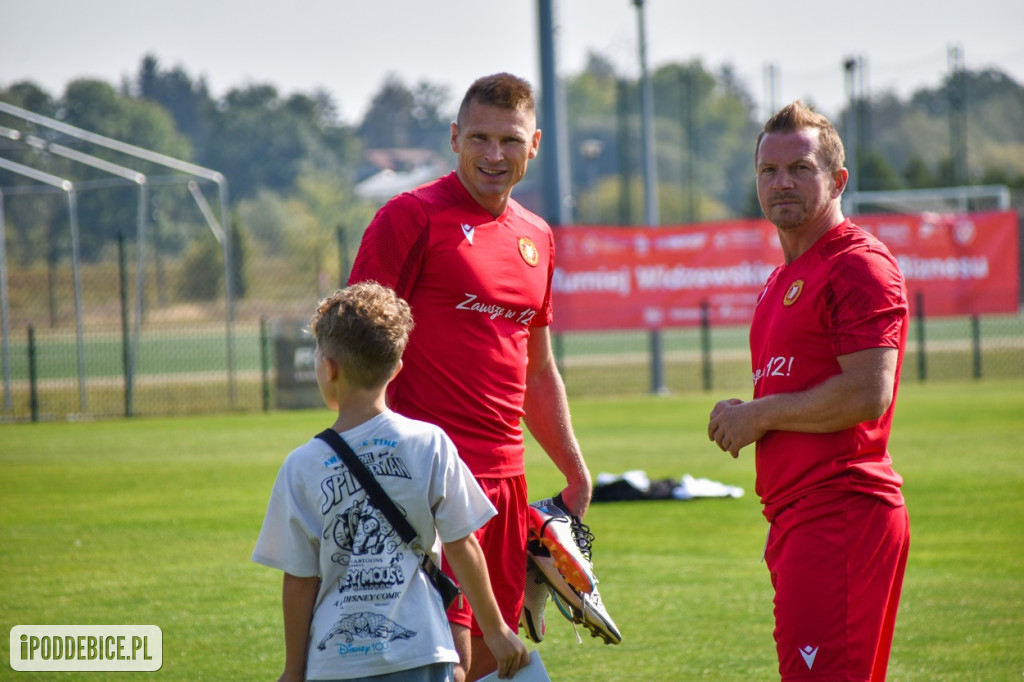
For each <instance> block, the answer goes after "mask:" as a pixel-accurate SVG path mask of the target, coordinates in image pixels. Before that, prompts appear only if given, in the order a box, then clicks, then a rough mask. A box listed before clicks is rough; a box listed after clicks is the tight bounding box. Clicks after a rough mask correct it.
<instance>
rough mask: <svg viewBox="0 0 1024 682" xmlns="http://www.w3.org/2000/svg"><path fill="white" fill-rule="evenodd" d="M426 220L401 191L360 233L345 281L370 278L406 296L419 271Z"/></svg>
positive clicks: (421, 212)
mask: <svg viewBox="0 0 1024 682" xmlns="http://www.w3.org/2000/svg"><path fill="white" fill-rule="evenodd" d="M428 223H429V220H428V218H427V214H426V211H425V210H424V209H423V206H422V204H420V202H419V201H418V200H417V199H416V198H415V197H414V196H413V195H411V194H408V193H406V194H400V195H398V196H396V197H394V198H393V199H391V200H390V201H388V202H387V203H386V204H384V206H383V207H381V209H380V210H379V211H377V215H375V216H374V218H373V220H372V221H371V222H370V225H369V226H368V227H367V228H366V231H365V232H364V233H363V239H362V242H361V243H360V245H359V251H358V253H357V254H356V258H355V262H354V263H353V264H352V274H351V275H350V276H349V280H348V283H349V284H355V283H357V282H365V281H368V280H372V281H375V282H377V283H378V284H382V285H383V286H386V287H390V288H391V289H394V290H395V292H396V293H397V294H398V295H399V296H401V297H402V298H405V299H408V298H409V294H410V293H411V290H412V286H413V284H414V283H415V281H416V277H417V276H418V275H419V271H420V261H421V258H422V256H423V252H424V250H425V248H426V244H427V238H428V236H429V235H428V231H427V227H428Z"/></svg>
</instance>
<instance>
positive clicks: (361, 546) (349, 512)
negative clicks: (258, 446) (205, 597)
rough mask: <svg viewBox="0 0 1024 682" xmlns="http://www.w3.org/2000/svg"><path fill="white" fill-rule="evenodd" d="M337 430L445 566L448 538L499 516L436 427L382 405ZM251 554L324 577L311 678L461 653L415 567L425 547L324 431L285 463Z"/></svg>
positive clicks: (374, 671) (452, 658)
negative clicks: (384, 507)
mask: <svg viewBox="0 0 1024 682" xmlns="http://www.w3.org/2000/svg"><path fill="white" fill-rule="evenodd" d="M341 437H342V438H344V439H345V441H346V442H347V443H348V444H349V446H350V447H351V448H352V449H353V450H354V451H355V452H356V454H357V455H358V456H359V458H360V460H362V462H363V463H364V464H365V465H366V466H367V468H368V469H369V470H370V471H371V472H372V473H373V474H374V476H375V477H376V479H377V481H378V482H379V483H380V485H381V487H383V488H384V491H385V492H387V494H388V496H390V497H391V499H392V500H393V501H394V502H395V504H396V505H397V506H398V508H399V509H400V510H403V511H404V513H405V515H406V518H407V519H408V520H409V522H410V523H411V524H412V527H413V528H414V529H415V530H416V532H417V534H418V535H419V539H420V544H421V546H422V547H423V548H424V549H425V550H427V551H428V553H429V554H430V556H431V558H432V559H433V560H434V563H436V564H437V565H439V566H440V564H441V562H440V549H441V541H452V540H458V539H459V538H463V537H466V536H467V535H469V534H470V533H472V532H473V531H475V530H477V529H478V528H480V527H481V526H482V525H483V524H484V523H486V522H487V521H488V520H489V519H490V518H491V517H493V516H494V515H495V514H496V513H497V512H496V510H495V509H494V506H493V505H492V504H491V503H490V501H489V500H488V499H487V497H486V496H485V494H484V493H483V491H482V490H481V489H480V486H479V485H478V484H477V482H476V480H475V479H474V478H473V476H472V474H471V473H470V472H469V469H468V468H467V467H466V465H465V464H464V463H463V462H462V460H461V459H459V456H458V453H457V452H456V450H455V446H454V444H452V442H451V440H450V439H449V438H448V436H447V435H445V433H444V432H443V431H442V430H441V429H439V428H438V427H436V426H434V425H433V424H428V423H426V422H421V421H415V420H412V419H408V418H406V417H403V416H401V415H399V414H396V413H394V412H391V411H386V412H384V413H383V414H380V415H378V416H376V417H374V418H373V419H371V420H369V421H367V422H364V423H363V424H361V425H359V426H357V427H356V428H354V429H350V430H349V431H346V432H344V433H342V434H341ZM252 560H253V561H255V562H257V563H260V564H264V565H266V566H270V567H272V568H277V569H280V570H282V571H285V572H286V573H290V574H292V575H294V576H297V577H314V576H319V577H320V589H319V592H318V594H317V599H316V604H315V605H314V611H313V621H312V624H311V627H310V639H309V653H308V657H307V662H306V677H307V678H308V679H312V680H316V679H339V678H352V677H365V676H369V675H382V674H385V673H392V672H397V671H400V670H407V669H409V668H417V667H420V666H424V665H429V664H431V663H440V662H453V663H454V662H458V655H457V653H456V652H455V648H454V645H453V644H452V639H451V632H450V630H449V627H448V621H447V618H446V617H445V613H444V607H443V606H442V604H441V598H440V596H439V595H438V593H437V590H436V589H434V587H433V585H431V584H430V582H429V581H428V580H427V578H426V575H425V574H424V573H423V571H422V570H420V569H419V555H418V554H417V553H416V552H414V551H412V550H410V549H409V547H408V546H406V545H405V543H403V542H402V539H401V537H400V536H399V535H398V533H397V532H396V531H395V530H394V529H393V528H392V527H391V524H389V523H388V521H387V519H386V518H385V516H384V515H383V514H382V513H381V512H380V511H378V510H377V509H376V508H375V507H373V505H372V504H371V503H370V501H369V500H368V499H367V497H366V493H365V491H364V490H363V489H362V486H360V485H359V483H358V481H357V480H356V479H355V477H354V476H352V475H351V474H350V473H349V471H348V469H347V468H346V467H345V466H344V464H342V462H341V459H340V458H339V457H338V455H337V454H335V452H334V451H333V450H332V449H331V447H330V446H328V445H327V444H326V443H324V442H323V441H321V440H320V439H318V438H313V439H311V440H310V441H309V442H308V443H306V444H304V445H302V446H301V447H299V448H297V449H296V450H294V451H293V452H292V453H291V454H289V455H288V457H287V458H286V459H285V461H284V463H283V464H282V465H281V470H280V471H279V472H278V475H277V480H276V481H275V482H274V488H273V491H272V492H271V495H270V502H269V504H268V506H267V514H266V517H265V518H264V520H263V529H262V530H261V531H260V536H259V540H257V542H256V549H255V550H254V551H253V555H252Z"/></svg>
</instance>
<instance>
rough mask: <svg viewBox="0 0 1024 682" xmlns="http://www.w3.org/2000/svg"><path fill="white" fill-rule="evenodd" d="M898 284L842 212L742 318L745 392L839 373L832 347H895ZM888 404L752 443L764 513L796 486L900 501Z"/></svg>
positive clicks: (880, 250) (901, 306) (901, 288)
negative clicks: (750, 383)
mask: <svg viewBox="0 0 1024 682" xmlns="http://www.w3.org/2000/svg"><path fill="white" fill-rule="evenodd" d="M907 316H908V309H907V292H906V285H905V284H904V280H903V275H902V274H901V273H900V271H899V267H898V265H897V263H896V259H895V258H893V256H892V254H890V253H889V250H888V249H887V248H886V247H885V245H884V244H882V242H880V241H879V240H878V239H876V238H875V237H873V236H872V235H870V234H868V233H867V232H865V231H863V230H861V229H860V228H859V227H857V226H856V225H854V224H853V223H851V222H850V221H849V220H848V219H847V220H845V221H844V222H842V223H841V224H840V225H838V226H837V227H835V228H833V229H831V230H829V231H828V232H827V233H825V234H824V235H823V236H822V237H821V238H820V239H819V240H818V241H817V242H815V244H814V245H813V246H812V247H811V248H810V250H808V251H807V252H806V253H804V254H803V255H801V256H800V257H799V258H797V259H796V260H795V261H793V262H792V263H790V264H789V265H782V266H779V267H778V268H776V270H775V271H774V272H773V273H772V274H771V276H770V277H769V278H768V282H767V284H765V287H764V290H763V291H762V293H761V296H760V298H759V299H758V303H757V307H756V309H755V311H754V318H753V321H752V323H751V326H750V350H751V360H752V365H753V380H754V398H760V397H761V396H766V395H772V394H776V393H793V392H797V391H803V390H806V389H808V388H811V387H813V386H816V385H818V384H820V383H822V382H823V381H825V380H826V379H828V378H829V377H831V376H834V375H836V374H839V373H841V370H840V366H839V363H838V361H837V360H836V357H837V356H840V355H846V354H849V353H854V352H857V351H862V350H867V349H869V348H879V347H891V348H897V349H898V350H899V358H898V361H897V365H896V383H897V384H898V383H899V376H900V370H901V367H902V364H903V352H904V349H905V348H906V343H907V319H908V317H907ZM895 404H896V387H895V386H894V388H893V401H892V404H891V405H890V406H889V409H888V410H886V412H885V414H883V415H882V416H881V417H880V418H879V419H877V420H874V421H869V422H864V423H861V424H858V425H857V426H854V427H851V428H848V429H844V430H842V431H836V432H834V433H798V432H794V431H769V432H768V433H767V434H765V435H764V436H763V437H762V438H761V439H760V440H759V441H758V442H757V447H756V451H757V454H756V470H757V478H756V483H755V489H756V492H757V494H758V495H760V497H761V502H762V503H763V504H764V515H765V517H766V518H767V519H768V520H769V521H771V520H772V519H773V518H774V517H775V516H776V514H778V512H779V511H780V510H782V509H783V508H784V507H786V506H787V505H789V504H791V503H792V502H794V501H795V500H797V499H798V498H800V497H803V496H804V495H806V494H808V493H810V492H814V491H821V490H828V491H851V492H860V493H865V494H869V495H874V496H877V497H880V498H882V499H885V500H887V501H888V502H890V503H891V504H894V505H899V504H902V503H903V496H902V494H901V493H900V485H902V483H903V479H902V478H901V477H900V476H899V474H897V473H896V472H895V471H894V470H893V468H892V459H891V457H890V456H889V452H888V449H887V448H888V442H889V431H890V428H891V426H892V416H893V409H894V407H895Z"/></svg>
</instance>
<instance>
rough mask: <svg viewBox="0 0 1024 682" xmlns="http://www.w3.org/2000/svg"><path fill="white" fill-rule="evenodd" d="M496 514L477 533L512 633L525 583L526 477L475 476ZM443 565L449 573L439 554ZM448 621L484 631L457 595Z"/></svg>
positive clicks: (516, 625)
mask: <svg viewBox="0 0 1024 682" xmlns="http://www.w3.org/2000/svg"><path fill="white" fill-rule="evenodd" d="M477 482H478V483H480V487H481V488H483V490H484V492H485V493H486V494H487V497H488V498H490V500H491V504H493V505H494V506H495V508H496V509H497V510H498V515H497V516H495V517H494V518H492V519H491V520H490V521H488V522H487V523H486V524H484V526H483V528H481V529H480V530H478V531H477V532H476V539H477V541H478V542H479V543H480V547H481V549H483V552H484V558H485V559H486V560H487V573H488V576H489V577H490V579H491V589H492V590H493V591H494V598H495V599H496V600H497V601H498V608H499V609H500V610H501V615H502V618H503V619H504V620H505V622H506V623H507V624H508V626H509V628H511V629H512V632H519V611H520V609H521V608H522V607H523V586H524V585H525V584H526V528H527V526H526V521H527V519H528V516H527V514H526V507H527V505H528V504H529V502H528V501H527V495H526V476H513V477H511V478H478V479H477ZM441 565H442V567H443V568H444V571H445V572H446V573H448V575H452V571H451V568H449V566H448V561H447V560H446V559H445V558H444V557H443V556H442V562H441ZM448 621H449V622H450V623H455V624H456V625H465V626H466V627H468V628H469V629H470V634H471V635H473V636H474V637H482V636H483V631H481V630H480V626H479V625H477V622H476V619H475V618H473V609H472V608H471V607H470V605H469V601H468V600H467V599H466V598H465V597H464V596H462V595H460V596H459V597H458V598H457V599H456V600H455V602H454V603H453V604H452V606H451V608H449V609H448Z"/></svg>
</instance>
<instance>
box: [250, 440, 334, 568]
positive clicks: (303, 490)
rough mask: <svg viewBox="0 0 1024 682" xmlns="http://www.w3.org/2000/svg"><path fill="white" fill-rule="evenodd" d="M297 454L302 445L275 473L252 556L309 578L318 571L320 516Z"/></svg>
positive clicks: (266, 564) (314, 492) (315, 495)
mask: <svg viewBox="0 0 1024 682" xmlns="http://www.w3.org/2000/svg"><path fill="white" fill-rule="evenodd" d="M300 458H301V449H300V450H296V451H295V452H293V453H292V454H291V455H289V456H288V458H287V459H286V460H285V462H284V464H282V466H281V470H280V471H279V472H278V474H277V479H276V480H275V481H274V487H273V489H272V490H271V493H270V502H269V503H268V504H267V512H266V515H265V516H264V518H263V527H262V529H261V530H260V535H259V538H258V539H257V541H256V548H255V549H254V550H253V553H252V560H253V561H255V562H256V563H259V564H263V565H264V566H270V567H271V568H276V569H279V570H282V571H284V572H286V573H290V574H292V575H294V576H298V577H300V578H311V577H315V576H317V575H319V574H320V533H321V530H322V529H321V525H322V518H323V517H322V515H321V514H319V513H318V510H317V509H316V508H315V507H316V502H315V500H316V499H317V494H318V492H319V491H314V490H310V489H309V483H308V482H307V481H305V480H304V479H303V477H302V476H301V474H300V471H299V469H300V467H299V466H298V460H299V459H300Z"/></svg>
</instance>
